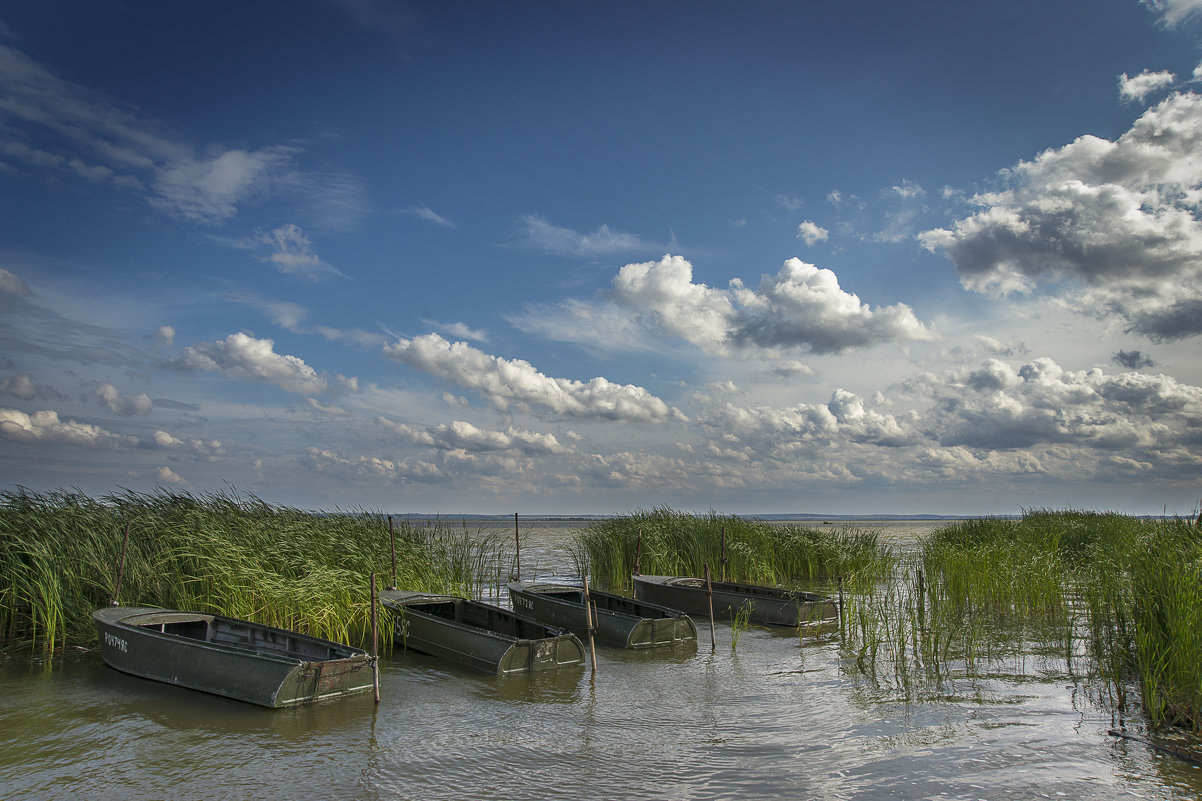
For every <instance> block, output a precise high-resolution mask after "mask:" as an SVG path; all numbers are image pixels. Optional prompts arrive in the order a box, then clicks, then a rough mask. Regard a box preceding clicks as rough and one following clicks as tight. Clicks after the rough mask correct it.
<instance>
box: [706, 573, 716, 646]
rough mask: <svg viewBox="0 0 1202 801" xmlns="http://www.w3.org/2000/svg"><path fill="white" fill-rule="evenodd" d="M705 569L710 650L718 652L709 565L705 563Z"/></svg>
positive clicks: (712, 587)
mask: <svg viewBox="0 0 1202 801" xmlns="http://www.w3.org/2000/svg"><path fill="white" fill-rule="evenodd" d="M704 567H705V594H706V595H707V596H708V597H709V602H710V650H711V651H716V650H718V640H717V639H716V638H715V636H714V586H713V584H711V583H710V563H709V562H706V563H705V564H704Z"/></svg>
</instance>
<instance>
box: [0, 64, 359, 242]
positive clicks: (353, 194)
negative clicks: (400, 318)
mask: <svg viewBox="0 0 1202 801" xmlns="http://www.w3.org/2000/svg"><path fill="white" fill-rule="evenodd" d="M0 130H3V135H2V136H0V157H2V158H5V159H7V160H8V161H9V162H10V163H12V164H18V165H21V166H22V167H24V168H25V169H32V170H39V171H43V170H45V171H51V172H55V173H58V174H60V175H68V176H72V177H74V178H78V179H82V180H85V181H88V182H92V183H101V184H110V185H112V186H114V187H118V188H120V189H123V190H126V191H130V192H133V193H136V194H139V195H141V196H142V197H144V198H145V199H146V201H147V202H148V203H149V204H150V205H151V206H153V207H154V208H156V209H159V210H160V211H162V212H164V213H166V214H169V215H171V216H174V217H178V218H181V219H185V220H189V221H191V222H195V223H200V224H203V225H217V224H220V223H224V222H226V221H228V220H230V219H231V218H233V217H234V216H235V215H236V214H237V213H238V210H239V209H240V208H241V207H242V206H243V205H245V204H247V203H251V202H254V201H256V200H259V199H262V198H264V197H268V196H277V195H285V194H286V195H287V196H288V197H295V198H300V199H302V200H304V201H306V203H307V204H308V208H309V209H310V211H312V212H313V214H314V216H315V217H319V218H321V219H323V220H324V221H326V222H327V223H328V224H329V225H330V227H341V228H345V227H349V226H353V225H354V224H355V222H356V221H357V219H358V217H359V216H360V215H361V214H362V211H363V208H364V201H363V190H362V186H361V183H360V182H359V181H358V180H357V179H355V178H353V177H351V176H348V175H345V174H340V173H333V172H328V171H327V172H310V171H306V170H304V169H302V168H301V167H300V166H299V164H298V160H299V157H300V156H301V155H302V154H303V152H304V151H303V149H302V148H301V147H300V146H299V145H298V144H296V143H277V144H269V145H265V146H263V147H260V148H231V147H223V146H221V145H219V144H211V145H209V146H207V147H205V148H203V152H201V151H198V150H197V149H196V148H194V147H193V146H192V145H190V144H188V143H187V142H186V141H185V140H184V139H183V138H181V137H179V136H177V135H174V134H172V133H170V132H168V131H167V130H166V129H165V127H164V126H163V125H162V124H161V123H160V122H158V121H156V120H152V119H148V118H145V117H143V116H142V115H140V114H139V113H137V111H135V110H133V109H131V108H130V107H129V106H126V105H124V104H122V103H121V102H120V101H119V100H114V99H112V98H109V97H107V96H105V95H103V94H101V93H99V92H96V91H93V90H91V89H89V88H88V87H86V86H83V85H80V84H78V83H74V82H72V81H68V80H66V79H64V78H61V77H59V76H58V75H56V74H55V73H54V72H53V71H52V70H51V69H49V68H47V67H46V66H44V65H42V64H40V63H38V62H37V61H35V60H34V59H32V58H30V57H29V56H28V55H26V54H25V53H23V52H22V51H20V50H18V49H17V48H15V47H12V46H9V45H5V44H0Z"/></svg>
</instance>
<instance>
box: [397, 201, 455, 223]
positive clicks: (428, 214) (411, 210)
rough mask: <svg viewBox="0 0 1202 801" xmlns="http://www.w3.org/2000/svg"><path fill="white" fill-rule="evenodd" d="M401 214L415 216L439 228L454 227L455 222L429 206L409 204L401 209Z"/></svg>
mask: <svg viewBox="0 0 1202 801" xmlns="http://www.w3.org/2000/svg"><path fill="white" fill-rule="evenodd" d="M401 214H407V215H409V216H410V217H416V218H417V219H419V220H425V221H426V222H430V223H434V224H435V225H437V226H439V227H441V228H454V227H455V223H453V222H451V221H450V220H448V219H447V218H446V217H443V216H442V215H441V214H439V213H438V212H436V211H434V210H433V209H431V208H430V207H429V206H409V207H408V208H404V209H401Z"/></svg>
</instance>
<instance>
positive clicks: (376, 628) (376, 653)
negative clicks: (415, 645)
mask: <svg viewBox="0 0 1202 801" xmlns="http://www.w3.org/2000/svg"><path fill="white" fill-rule="evenodd" d="M376 608H377V607H376V574H375V573H372V574H371V679H372V685H373V686H374V688H375V694H376V703H377V704H378V703H380V622H379V617H378V616H377V614H376Z"/></svg>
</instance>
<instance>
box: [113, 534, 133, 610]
mask: <svg viewBox="0 0 1202 801" xmlns="http://www.w3.org/2000/svg"><path fill="white" fill-rule="evenodd" d="M127 545H129V523H126V524H125V537H124V538H123V539H122V540H121V561H120V562H119V563H118V564H117V587H116V589H114V590H113V600H112V601H110V602H109V606H119V605H120V604H118V603H117V598H118V597H120V595H121V580H122V579H123V578H124V577H125V548H126V546H127Z"/></svg>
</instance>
